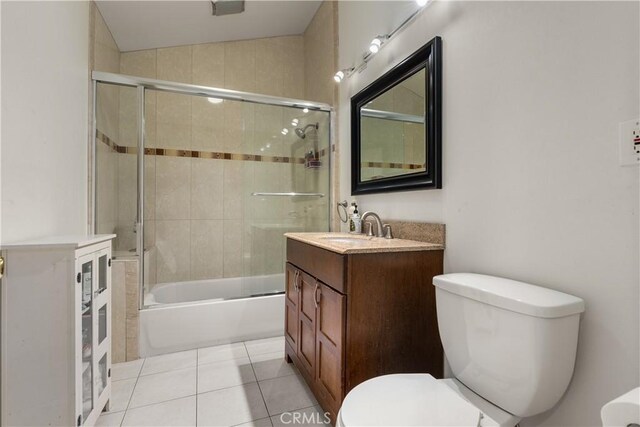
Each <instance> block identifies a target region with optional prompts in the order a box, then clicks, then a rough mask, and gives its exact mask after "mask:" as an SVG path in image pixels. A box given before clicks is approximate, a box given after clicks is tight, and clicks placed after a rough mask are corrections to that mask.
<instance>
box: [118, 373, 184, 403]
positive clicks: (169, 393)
mask: <svg viewBox="0 0 640 427" xmlns="http://www.w3.org/2000/svg"><path fill="white" fill-rule="evenodd" d="M193 394H196V368H188V369H178V370H175V371H169V372H163V373H160V374H153V375H145V376H142V377H140V378H138V383H137V384H136V388H135V390H134V391H133V396H132V397H131V404H130V405H129V406H130V407H131V408H136V407H139V406H144V405H150V404H152V403H159V402H164V401H167V400H172V399H177V398H179V397H186V396H190V395H193Z"/></svg>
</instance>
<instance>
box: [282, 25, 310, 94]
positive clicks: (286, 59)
mask: <svg viewBox="0 0 640 427" xmlns="http://www.w3.org/2000/svg"><path fill="white" fill-rule="evenodd" d="M281 39H282V44H283V58H282V64H283V67H282V73H283V83H284V87H283V92H282V96H284V97H286V98H295V99H304V84H305V83H304V73H305V59H304V38H303V37H302V36H289V37H282V38H281Z"/></svg>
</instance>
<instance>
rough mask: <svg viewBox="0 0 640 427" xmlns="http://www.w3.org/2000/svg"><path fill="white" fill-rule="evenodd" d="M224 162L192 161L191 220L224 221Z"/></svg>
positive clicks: (209, 160) (211, 160)
mask: <svg viewBox="0 0 640 427" xmlns="http://www.w3.org/2000/svg"><path fill="white" fill-rule="evenodd" d="M224 162H225V161H224V160H213V159H191V219H222V205H223V191H222V188H223V175H224Z"/></svg>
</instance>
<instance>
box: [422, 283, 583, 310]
mask: <svg viewBox="0 0 640 427" xmlns="http://www.w3.org/2000/svg"><path fill="white" fill-rule="evenodd" d="M433 284H434V285H435V286H436V287H438V288H440V289H443V290H445V291H447V292H451V293H454V294H457V295H461V296H463V297H466V298H470V299H473V300H476V301H479V302H482V303H485V304H489V305H493V306H495V307H500V308H504V309H505V310H510V311H514V312H516V313H522V314H527V315H529V316H535V317H544V318H555V317H565V316H571V315H573V314H578V313H582V312H583V311H584V301H583V300H582V299H581V298H578V297H575V296H573V295H569V294H565V293H562V292H558V291H554V290H553V289H547V288H543V287H541V286H536V285H531V284H529V283H524V282H518V281H516V280H511V279H505V278H502V277H494V276H487V275H484V274H474V273H451V274H442V275H440V276H435V277H434V278H433Z"/></svg>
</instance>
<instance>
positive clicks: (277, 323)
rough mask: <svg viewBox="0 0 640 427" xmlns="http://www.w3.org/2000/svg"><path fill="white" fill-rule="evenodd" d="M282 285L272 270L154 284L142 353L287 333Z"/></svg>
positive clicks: (143, 312)
mask: <svg viewBox="0 0 640 427" xmlns="http://www.w3.org/2000/svg"><path fill="white" fill-rule="evenodd" d="M283 285H284V274H273V275H268V276H254V277H238V278H229V279H212V280H197V281H189V282H176V283H163V284H161V285H156V286H154V287H153V288H152V289H151V291H150V292H149V293H147V295H145V306H146V307H147V308H145V309H143V310H141V311H140V335H139V351H140V357H147V356H153V355H157V354H163V353H170V352H174V351H181V350H190V349H194V348H199V347H208V346H212V345H218V344H225V343H230V342H237V341H245V340H251V339H258V338H268V337H273V336H281V335H283V334H284V307H285V305H284V292H283V291H282V289H283V287H284V286H283ZM278 291H279V292H278ZM275 292H278V293H275ZM238 295H258V296H249V297H246V298H237V296H238Z"/></svg>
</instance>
